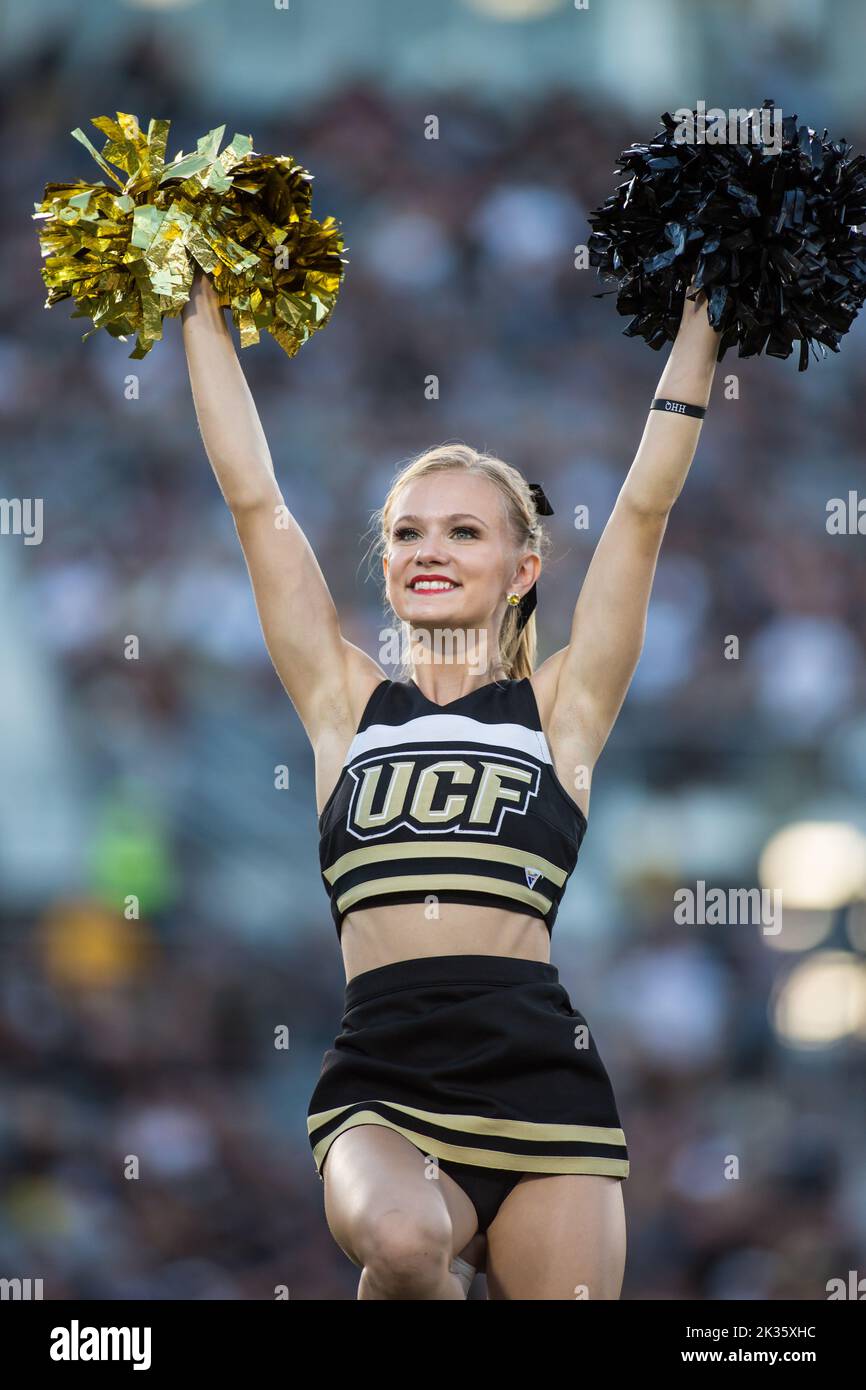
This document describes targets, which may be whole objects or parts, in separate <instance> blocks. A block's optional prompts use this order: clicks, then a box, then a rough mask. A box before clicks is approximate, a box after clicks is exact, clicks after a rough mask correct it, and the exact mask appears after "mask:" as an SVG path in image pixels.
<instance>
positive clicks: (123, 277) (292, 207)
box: [33, 111, 347, 358]
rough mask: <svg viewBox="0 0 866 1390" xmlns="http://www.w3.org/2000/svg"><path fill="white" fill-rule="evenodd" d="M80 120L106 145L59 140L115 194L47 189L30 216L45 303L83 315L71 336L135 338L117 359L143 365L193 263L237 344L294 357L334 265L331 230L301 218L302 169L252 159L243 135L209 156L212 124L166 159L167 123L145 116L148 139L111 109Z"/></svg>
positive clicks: (305, 175) (333, 280)
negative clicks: (77, 149) (102, 333)
mask: <svg viewBox="0 0 866 1390" xmlns="http://www.w3.org/2000/svg"><path fill="white" fill-rule="evenodd" d="M91 124H92V125H94V126H96V128H97V129H98V130H101V131H102V132H103V133H104V134H105V135H106V136H107V137H108V139H107V142H106V144H105V146H104V147H103V150H102V153H101V154H100V153H99V152H98V151H97V150H96V149H94V147H93V145H92V144H91V143H90V141H89V140H88V138H87V136H86V135H85V134H84V132H83V131H82V130H73V132H72V134H73V135H74V137H75V138H76V140H80V141H81V143H82V144H83V145H84V146H85V147H86V149H88V150H89V151H90V153H91V154H92V156H93V158H94V159H95V160H96V162H97V164H98V165H99V167H100V168H101V169H102V170H103V172H104V173H105V174H107V175H108V177H109V178H110V179H111V180H112V181H113V183H114V184H115V185H116V187H109V186H108V185H106V184H104V183H95V184H93V183H84V182H82V181H79V182H78V183H49V184H46V185H45V196H44V198H43V201H42V202H41V203H35V204H34V207H35V209H36V211H35V212H34V214H33V217H34V219H38V220H40V222H41V223H42V225H41V227H40V229H39V240H40V244H41V248H42V256H43V259H44V264H43V266H42V278H43V279H44V281H45V284H46V286H47V288H48V298H47V300H46V301H45V307H46V308H50V307H51V306H52V305H54V304H56V303H58V302H59V301H60V300H61V299H69V298H70V297H71V298H72V299H74V301H75V304H76V309H75V312H74V313H73V315H72V317H73V318H90V319H92V320H93V328H92V329H90V330H89V331H88V332H87V333H85V334H84V338H83V339H82V341H84V339H86V338H89V337H90V335H91V333H95V332H96V330H97V329H98V328H104V329H106V331H107V332H108V333H110V334H111V335H112V337H115V338H120V339H125V338H126V336H127V334H132V333H136V334H137V335H138V341H137V343H136V347H135V350H134V351H133V352H131V353H130V357H132V358H141V357H145V356H146V355H147V353H148V352H149V351H150V349H151V348H152V346H153V344H154V343H155V342H156V341H157V340H158V339H159V338H161V337H162V321H163V319H164V318H166V317H174V316H176V315H177V314H179V313H180V311H181V309H182V308H183V306H184V304H185V303H186V302H187V300H188V299H189V295H190V290H191V287H192V281H193V275H194V272H195V268H196V264H197V265H199V266H200V267H201V269H202V270H203V271H205V272H207V273H208V274H209V275H210V276H211V277H212V279H213V283H214V285H215V287H216V289H217V291H218V294H219V301H220V304H221V305H222V306H223V307H226V306H228V307H230V308H231V311H232V318H233V319H234V321H235V324H236V325H237V327H238V329H239V331H240V339H241V347H249V346H250V344H251V343H257V342H258V341H259V330H260V329H265V330H266V331H267V332H268V333H271V334H273V336H274V338H276V340H277V342H278V343H279V344H280V347H282V348H283V350H284V351H285V352H286V353H287V354H288V356H289V357H294V355H295V353H296V352H297V351H298V349H299V348H300V347H301V346H302V345H303V344H304V343H305V342H306V341H307V339H308V338H309V337H310V336H311V334H313V333H314V332H315V331H316V330H317V329H319V328H323V327H324V326H325V324H326V323H327V322H328V319H329V318H330V316H331V313H332V311H333V308H334V304H335V302H336V298H337V294H338V292H339V289H340V284H341V280H342V276H343V273H344V271H343V267H344V265H345V264H347V262H346V261H345V260H344V258H343V257H342V256H341V254H340V252H341V251H342V250H343V249H344V248H343V242H342V238H341V235H340V231H339V225H338V223H337V222H335V220H334V219H333V218H332V217H326V218H325V220H324V221H323V222H319V221H317V220H316V219H315V218H314V217H313V216H312V215H311V211H310V206H311V199H312V193H311V188H310V184H311V182H312V178H313V175H312V174H310V173H309V172H308V171H307V170H306V169H304V168H303V167H302V166H301V165H300V164H297V163H296V162H295V161H294V159H292V158H291V156H289V155H259V154H256V153H255V151H254V150H253V147H252V139H251V137H250V136H248V135H235V136H234V137H233V139H232V141H231V144H229V145H227V146H226V148H225V149H224V150H223V152H222V154H220V153H219V146H220V141H221V140H222V138H223V135H224V133H225V126H219V127H217V128H216V129H215V130H211V131H209V133H208V134H207V135H203V136H202V137H201V139H200V140H199V141H198V147H197V150H196V152H195V154H187V155H184V153H183V151H182V150H181V151H180V152H179V153H178V154H177V155H176V156H175V158H174V159H173V160H172V161H171V163H168V164H167V163H166V162H165V150H166V145H167V142H168V132H169V126H170V122H169V121H164V120H159V121H158V120H152V121H151V122H150V125H149V126H148V130H147V135H143V134H142V133H141V130H140V129H139V124H138V120H137V118H136V117H135V116H130V115H126V114H125V113H124V112H121V111H118V112H117V120H116V121H113V120H111V119H110V117H108V116H98V117H96V118H94V120H93V121H92V122H91ZM109 161H110V162H109ZM111 164H114V165H115V166H116V168H118V169H120V170H122V172H123V174H124V175H125V179H124V178H120V177H119V176H118V174H117V173H116V172H115V169H113V168H112V167H111Z"/></svg>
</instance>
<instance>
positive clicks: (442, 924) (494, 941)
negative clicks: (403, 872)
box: [340, 902, 550, 981]
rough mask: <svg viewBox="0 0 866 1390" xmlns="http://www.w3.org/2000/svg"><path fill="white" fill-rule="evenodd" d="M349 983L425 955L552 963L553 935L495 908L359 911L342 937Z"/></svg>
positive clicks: (534, 921) (418, 906) (400, 906)
mask: <svg viewBox="0 0 866 1390" xmlns="http://www.w3.org/2000/svg"><path fill="white" fill-rule="evenodd" d="M340 944H341V946H342V948H343V964H344V966H345V970H346V980H347V981H349V980H351V979H352V977H353V976H354V975H360V974H361V972H362V971H364V970H375V969H377V967H378V966H380V965H393V964H394V963H395V962H396V961H400V960H417V959H418V958H419V957H421V956H514V957H515V958H516V959H519V960H538V961H544V962H549V961H550V933H549V932H548V930H547V927H546V925H545V923H544V922H543V921H542V920H541V918H540V917H532V916H530V915H528V914H525V913H520V912H512V911H508V910H506V909H503V908H501V907H495V906H493V905H491V906H489V907H487V906H485V907H481V906H477V905H474V904H471V903H465V904H464V903H444V902H438V903H436V904H435V906H432V907H431V906H430V905H429V904H426V903H424V902H417V903H392V904H391V905H390V906H388V905H384V906H381V907H371V908H368V909H367V910H363V909H361V910H358V909H354V910H353V911H352V912H349V913H347V914H346V916H345V917H344V918H343V928H342V933H341V937H340Z"/></svg>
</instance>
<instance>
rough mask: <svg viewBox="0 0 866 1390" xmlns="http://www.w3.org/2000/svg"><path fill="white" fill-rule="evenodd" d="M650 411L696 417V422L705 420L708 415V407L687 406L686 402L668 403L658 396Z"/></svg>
mask: <svg viewBox="0 0 866 1390" xmlns="http://www.w3.org/2000/svg"><path fill="white" fill-rule="evenodd" d="M650 410H663V411H665V413H666V414H667V415H694V417H695V419H696V420H703V418H704V416H705V415H706V413H707V409H706V406H703V405H686V402H685V401H668V400H665V398H664V396H656V398H655V400H654V401H653V403H652V405H651V406H650Z"/></svg>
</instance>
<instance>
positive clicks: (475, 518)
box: [394, 512, 487, 526]
mask: <svg viewBox="0 0 866 1390" xmlns="http://www.w3.org/2000/svg"><path fill="white" fill-rule="evenodd" d="M462 516H468V517H471V518H472V520H473V521H477V522H478V524H479V525H480V526H486V525H487V523H486V522H485V521H482V520H481V517H480V516H475V515H474V513H473V512H452V513H451V515H450V516H446V517H445V518H444V520H445V521H457V520H458V519H459V518H460V517H462ZM420 519H421V518H420V517H417V516H414V515H410V514H409V513H407V514H406V516H398V517H397V520H396V521H395V522H394V525H395V526H398V525H399V524H400V522H401V521H420Z"/></svg>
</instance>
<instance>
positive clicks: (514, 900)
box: [183, 275, 719, 1300]
mask: <svg viewBox="0 0 866 1390" xmlns="http://www.w3.org/2000/svg"><path fill="white" fill-rule="evenodd" d="M183 338H184V345H185V348H186V354H187V361H188V364H189V373H190V380H191V384H192V391H193V398H194V402H195V408H196V413H197V416H198V421H199V425H200V428H201V434H202V438H203V441H204V445H205V449H206V451H207V454H208V458H209V459H210V462H211V465H212V467H213V469H214V472H215V474H216V478H217V481H218V483H219V486H220V489H221V491H222V494H223V497H224V498H225V501H226V504H227V505H228V507H229V508H230V510H231V513H232V516H233V518H234V521H235V526H236V528H237V532H238V537H239V539H240V542H241V546H242V547H243V552H244V555H245V558H246V562H247V567H248V569H249V573H250V578H251V580H252V585H253V589H254V592H255V599H256V604H257V608H258V613H259V617H260V620H261V625H262V630H263V633H264V638H265V641H266V643H267V648H268V651H269V653H270V655H271V658H272V660H273V663H274V667H275V668H276V671H277V673H278V675H279V677H280V680H281V681H282V683H283V686H284V687H285V690H286V692H287V694H288V695H289V698H290V699H291V701H292V703H293V705H294V707H295V709H296V711H297V713H298V716H299V718H300V720H301V722H302V724H303V726H304V728H305V730H306V732H307V735H308V737H309V739H310V742H311V744H312V747H313V751H314V755H315V764H316V791H317V800H318V807H319V831H320V868H321V873H322V880H323V884H324V886H325V888H326V890H327V892H328V894H329V896H330V902H331V913H332V917H333V921H334V924H335V927H336V930H337V933H338V937H339V940H340V945H341V948H342V952H343V959H344V963H345V973H346V1003H345V1013H344V1016H343V1019H342V1028H341V1032H340V1034H339V1036H338V1037H337V1038H336V1039H335V1042H334V1046H333V1047H332V1048H331V1049H329V1050H328V1052H327V1053H326V1054H325V1057H324V1060H323V1065H322V1070H321V1075H320V1078H319V1080H318V1082H317V1084H316V1088H315V1091H314V1093H313V1095H312V1097H311V1099H310V1104H309V1110H308V1129H309V1139H310V1144H311V1148H312V1152H313V1159H314V1161H315V1165H316V1169H317V1172H318V1174H319V1176H320V1178H321V1179H322V1182H323V1195H324V1205H325V1215H326V1219H327V1222H328V1225H329V1228H330V1231H331V1233H332V1235H333V1237H334V1239H335V1240H336V1241H337V1243H338V1244H339V1246H340V1247H341V1248H342V1250H343V1251H344V1252H345V1253H346V1255H347V1256H348V1257H349V1259H351V1260H352V1261H353V1262H354V1263H355V1264H356V1265H357V1266H358V1268H359V1269H360V1270H361V1277H360V1282H359V1287H358V1298H361V1299H413V1300H414V1299H465V1298H466V1297H467V1292H468V1287H469V1283H470V1282H471V1277H472V1274H473V1273H474V1269H475V1266H476V1264H477V1263H479V1256H480V1254H481V1252H482V1250H483V1251H484V1253H485V1255H486V1274H487V1290H488V1296H489V1297H490V1298H494V1299H574V1298H582V1297H588V1298H591V1299H617V1298H619V1296H620V1290H621V1286H622V1279H623V1271H624V1265H625V1247H626V1239H625V1217H624V1207H623V1196H622V1182H623V1180H624V1179H625V1178H626V1177H627V1175H628V1167H629V1159H628V1152H627V1148H626V1142H625V1135H624V1133H623V1130H622V1128H621V1125H620V1120H619V1116H618V1113H617V1109H616V1102H615V1099H614V1094H613V1090H612V1087H611V1083H610V1080H609V1077H608V1074H607V1072H606V1070H605V1068H604V1065H603V1063H602V1060H601V1058H600V1056H599V1053H598V1049H597V1047H596V1045H595V1041H594V1039H593V1037H592V1032H591V1029H590V1027H589V1025H588V1022H587V1020H586V1018H585V1017H584V1015H583V1014H582V1013H580V1012H578V1010H577V1009H575V1008H574V1007H573V1005H572V1003H571V1000H570V999H569V997H568V994H567V993H566V991H565V989H564V988H563V986H562V985H561V984H560V982H559V978H558V974H557V970H556V967H555V966H554V965H552V964H551V962H550V941H551V933H552V929H553V923H554V919H555V917H556V912H557V909H558V906H559V902H560V901H561V898H562V894H563V892H564V889H565V885H566V881H567V879H568V877H569V876H570V874H571V873H572V871H573V870H574V868H575V864H576V861H577V856H578V852H579V849H580V845H581V842H582V840H583V836H584V833H585V830H586V827H587V814H588V810H589V785H590V779H591V775H592V770H593V768H594V766H595V762H596V760H597V758H598V756H599V754H600V753H601V750H602V748H603V747H604V745H605V742H606V740H607V738H608V736H609V734H610V731H611V729H612V727H613V724H614V721H615V719H616V717H617V714H618V713H619V710H620V708H621V706H622V703H623V700H624V698H625V695H626V692H627V690H628V687H629V684H630V682H631V678H632V676H633V674H634V670H635V667H636V665H637V662H638V658H639V656H640V652H641V647H642V644H643V638H644V632H645V625H646V615H647V605H648V602H649V597H650V591H651V587H652V582H653V576H654V573H655V566H656V560H657V557H658V554H659V548H660V546H661V542H662V537H663V536H664V533H665V528H666V525H667V519H668V516H669V514H670V511H671V508H672V507H673V505H674V502H675V501H676V499H677V497H678V495H679V492H680V490H681V488H682V486H683V483H684V481H685V478H686V474H687V473H688V470H689V467H690V465H691V461H692V458H693V456H694V452H695V448H696V446H697V440H698V434H699V430H700V418H701V417H702V415H703V413H704V410H705V408H706V406H707V403H708V400H709V394H710V387H711V384H712V379H713V375H714V371H715V365H716V356H717V348H718V342H719V338H718V334H716V333H715V331H714V330H713V329H712V328H711V327H710V324H709V322H708V319H707V313H706V301H705V298H704V296H703V295H701V296H700V297H699V299H698V300H696V301H690V300H688V299H687V300H686V302H685V306H684V310H683V316H682V321H681V324H680V328H679V333H678V336H677V339H676V342H675V343H674V345H673V347H672V349H671V352H670V356H669V358H668V361H667V364H666V366H665V368H664V372H663V374H662V377H661V381H660V383H659V388H658V398H657V399H656V400H655V401H654V402H653V408H652V409H651V411H650V413H649V416H648V419H647V424H646V428H645V430H644V433H643V438H642V439H641V443H640V447H639V449H638V451H637V455H636V457H635V459H634V462H633V464H632V466H631V468H630V469H629V472H628V474H627V476H626V479H625V482H624V483H623V486H622V488H621V490H620V493H619V496H618V498H617V501H616V504H615V506H614V508H613V511H612V513H611V516H610V518H609V520H608V522H607V525H606V527H605V529H604V532H603V534H602V536H601V538H600V540H599V542H598V544H597V546H596V549H595V553H594V555H593V558H592V561H591V564H590V566H589V569H588V571H587V574H586V578H585V579H584V582H583V585H582V587H581V589H580V594H579V597H578V599H577V603H576V606H575V609H574V618H573V621H572V626H571V632H570V635H569V637H568V640H567V642H566V644H565V645H564V646H563V647H561V648H560V649H559V650H558V651H556V652H554V653H553V655H552V656H549V657H548V658H547V660H546V661H544V662H542V663H541V665H539V666H537V667H536V666H535V645H536V634H535V618H534V615H533V608H534V606H535V603H536V601H537V594H536V589H535V584H536V580H537V579H538V576H539V572H540V570H541V562H542V558H543V554H544V552H545V549H546V545H547V538H546V534H545V532H544V531H543V529H542V523H541V521H540V520H539V517H540V516H543V515H545V514H548V513H549V512H550V511H551V508H550V505H549V503H548V502H547V499H546V497H545V495H544V490H543V488H542V487H541V485H539V484H532V485H530V484H528V483H527V482H526V481H525V479H524V478H523V477H522V475H521V474H520V473H519V472H518V471H517V470H516V469H515V468H513V467H511V466H510V465H509V464H507V463H505V462H503V461H502V460H500V459H497V458H494V457H492V456H490V455H488V454H481V453H478V452H477V451H475V450H474V449H472V448H470V447H468V446H467V445H464V444H446V445H442V446H439V447H436V448H433V449H430V450H428V451H426V452H425V453H423V454H421V455H419V456H418V457H417V458H416V459H414V460H413V461H412V463H411V464H410V465H409V466H408V467H406V468H404V469H403V471H402V472H401V473H400V474H399V475H398V476H397V477H396V479H395V480H394V482H393V484H392V486H391V488H390V491H389V493H388V496H387V497H386V499H385V502H384V506H383V508H382V510H381V512H380V513H379V516H378V520H379V526H380V543H379V548H380V551H381V559H382V568H383V574H384V579H385V590H386V596H387V600H388V603H389V605H390V608H391V611H392V612H393V614H394V615H395V618H396V620H397V624H398V631H401V632H402V633H403V635H404V636H406V637H408V639H409V642H408V651H409V654H410V659H409V664H408V669H409V671H410V675H409V677H408V679H398V680H394V679H392V678H389V677H388V676H387V674H386V672H385V671H384V670H383V668H382V667H381V666H380V665H379V663H378V662H377V661H375V660H374V659H373V657H371V656H369V655H368V654H367V653H366V652H363V651H360V650H359V649H358V648H357V647H356V646H354V645H353V644H352V643H351V642H348V641H346V639H345V638H344V637H343V635H342V633H341V630H340V619H339V614H338V613H337V610H336V608H335V607H334V603H333V600H332V598H331V595H330V593H329V591H328V587H327V584H326V582H325V579H324V577H323V575H322V572H321V570H320V568H319V566H318V564H317V562H316V557H315V555H314V554H313V552H312V550H311V548H310V545H309V543H308V541H307V540H306V538H305V536H304V534H303V532H302V531H301V529H300V527H299V526H298V524H297V522H296V521H295V519H294V517H292V516H291V514H290V513H289V512H288V511H287V509H286V505H285V502H284V500H283V496H282V493H281V490H280V487H279V484H278V482H277V480H276V477H275V475H274V470H273V466H272V463H271V458H270V454H269V451H268V446H267V442H266V440H265V437H264V434H263V432H262V428H261V424H260V422H259V419H258V416H257V413H256V409H255V406H254V404H253V401H252V398H251V396H250V392H249V389H248V387H247V384H246V381H245V379H244V376H243V373H242V371H241V368H240V364H239V362H238V359H237V355H236V353H235V350H234V346H233V343H232V339H231V336H230V333H229V330H228V327H227V325H226V323H225V320H224V316H223V311H222V310H221V309H220V308H219V304H218V300H217V297H216V294H215V292H214V290H213V287H212V286H211V284H210V282H209V280H208V279H207V278H205V277H203V276H201V275H198V276H197V277H196V281H195V284H194V288H193V293H192V297H191V299H190V301H189V304H188V305H187V306H186V308H185V309H184V313H183ZM404 675H405V671H404ZM461 1252H462V1253H461Z"/></svg>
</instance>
